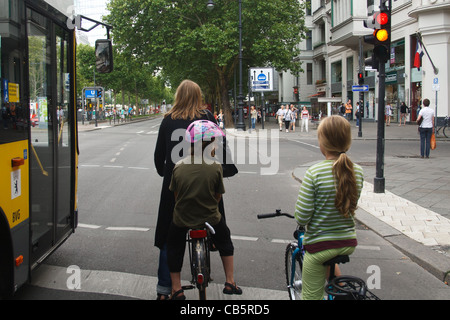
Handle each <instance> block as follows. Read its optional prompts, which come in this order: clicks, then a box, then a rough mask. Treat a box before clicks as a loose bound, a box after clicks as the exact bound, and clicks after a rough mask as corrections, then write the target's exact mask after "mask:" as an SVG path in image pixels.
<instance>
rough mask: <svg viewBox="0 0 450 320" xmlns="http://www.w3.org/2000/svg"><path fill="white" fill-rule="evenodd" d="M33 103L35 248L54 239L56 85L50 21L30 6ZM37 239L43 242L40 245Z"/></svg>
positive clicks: (32, 186)
mask: <svg viewBox="0 0 450 320" xmlns="http://www.w3.org/2000/svg"><path fill="white" fill-rule="evenodd" d="M27 11H28V14H27V17H28V52H29V55H30V58H29V73H30V76H29V82H30V84H29V86H30V103H31V104H35V105H36V109H37V117H38V122H37V125H36V126H35V127H32V128H31V150H30V157H31V160H32V162H31V165H32V166H31V168H30V174H31V177H32V179H31V191H32V192H31V215H32V225H31V230H32V244H33V245H36V247H35V249H34V252H35V253H36V255H41V254H42V252H39V249H41V248H42V249H43V250H48V248H49V247H51V246H52V243H53V232H52V226H53V224H54V221H53V201H54V191H55V190H54V189H53V179H54V176H53V170H52V169H51V168H53V167H54V165H53V161H54V152H53V144H54V132H53V125H52V124H53V119H52V114H53V109H52V101H53V100H52V99H53V92H52V89H53V86H52V82H53V81H52V73H51V45H50V44H51V35H50V28H51V21H50V20H49V19H48V18H46V17H44V16H42V15H40V14H38V13H36V12H34V11H32V10H30V9H28V10H27ZM38 241H39V242H40V243H39V245H37V243H38Z"/></svg>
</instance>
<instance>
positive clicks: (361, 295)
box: [258, 210, 380, 300]
mask: <svg viewBox="0 0 450 320" xmlns="http://www.w3.org/2000/svg"><path fill="white" fill-rule="evenodd" d="M281 216H285V217H288V218H291V219H294V216H293V215H291V214H288V213H282V212H281V210H276V212H275V213H268V214H259V215H258V219H267V218H275V217H281ZM304 234H305V229H304V228H303V226H298V227H297V229H296V230H295V232H294V238H295V240H296V241H293V242H291V243H289V244H288V245H287V247H286V255H285V272H286V283H287V289H288V292H289V298H290V299H291V300H300V299H301V293H302V270H303V257H304V254H305V249H304V247H303V238H304ZM349 261H350V258H349V256H337V257H335V258H333V259H331V260H328V261H326V262H325V263H324V265H326V266H330V276H329V278H328V283H327V284H326V287H325V292H326V293H327V295H326V297H325V298H326V299H328V300H380V299H379V298H378V297H377V296H376V295H374V294H373V293H372V292H370V291H369V290H368V289H367V285H366V283H365V281H364V280H362V279H360V278H357V277H353V276H339V277H336V276H335V266H336V264H339V263H346V262H349Z"/></svg>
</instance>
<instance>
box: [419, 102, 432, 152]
mask: <svg viewBox="0 0 450 320" xmlns="http://www.w3.org/2000/svg"><path fill="white" fill-rule="evenodd" d="M417 122H418V123H420V122H422V123H420V125H419V132H420V156H421V157H422V158H423V157H424V156H425V157H427V159H428V158H429V157H430V142H431V134H432V133H433V131H434V110H433V109H431V108H430V100H428V99H424V100H423V108H422V109H421V110H420V113H419V117H418V118H417Z"/></svg>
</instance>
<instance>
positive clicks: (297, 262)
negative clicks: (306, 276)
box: [285, 243, 303, 300]
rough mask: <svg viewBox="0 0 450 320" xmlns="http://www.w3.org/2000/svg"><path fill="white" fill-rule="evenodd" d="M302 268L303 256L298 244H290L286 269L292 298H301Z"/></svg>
mask: <svg viewBox="0 0 450 320" xmlns="http://www.w3.org/2000/svg"><path fill="white" fill-rule="evenodd" d="M302 269H303V256H302V255H301V253H300V250H298V245H297V244H295V243H290V244H288V246H287V247H286V255H285V271H286V283H287V289H288V293H289V298H290V299H291V300H300V299H301V293H302Z"/></svg>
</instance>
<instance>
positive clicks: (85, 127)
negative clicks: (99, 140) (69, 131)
mask: <svg viewBox="0 0 450 320" xmlns="http://www.w3.org/2000/svg"><path fill="white" fill-rule="evenodd" d="M156 117H158V115H151V116H146V117H139V118H134V119H133V120H132V121H129V120H126V122H120V121H119V119H116V121H115V123H114V121H113V120H111V121H109V120H100V121H98V122H97V126H95V120H91V121H85V122H84V124H83V123H82V122H81V121H78V132H85V131H93V130H101V129H105V128H111V127H115V126H123V125H125V124H132V123H137V122H141V121H147V120H150V119H154V118H156Z"/></svg>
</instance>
